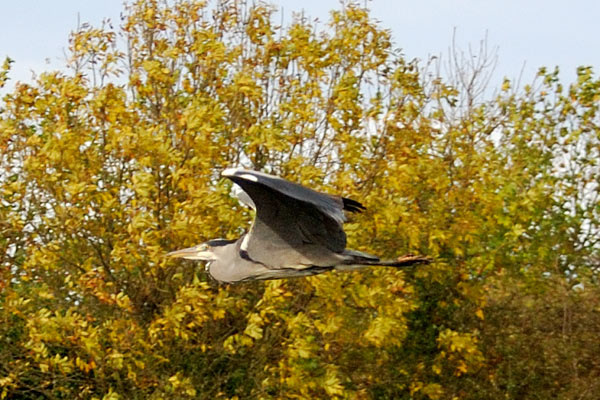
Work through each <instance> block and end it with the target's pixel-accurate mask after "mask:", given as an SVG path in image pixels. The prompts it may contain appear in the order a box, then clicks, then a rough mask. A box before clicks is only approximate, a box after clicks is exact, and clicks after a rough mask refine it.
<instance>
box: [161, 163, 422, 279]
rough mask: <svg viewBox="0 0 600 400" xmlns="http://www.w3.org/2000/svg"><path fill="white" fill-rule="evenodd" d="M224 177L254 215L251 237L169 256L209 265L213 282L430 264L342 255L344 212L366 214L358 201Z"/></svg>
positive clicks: (244, 174) (230, 173) (280, 182)
mask: <svg viewBox="0 0 600 400" xmlns="http://www.w3.org/2000/svg"><path fill="white" fill-rule="evenodd" d="M222 175H223V176H224V177H227V178H229V179H231V180H232V181H233V182H235V183H236V184H238V185H239V186H240V187H241V188H242V190H243V192H242V193H241V195H240V196H239V197H240V200H242V201H243V202H244V203H246V204H247V205H249V206H250V207H252V208H254V209H255V210H256V217H255V219H254V222H253V224H252V227H251V228H250V230H249V232H248V233H246V234H245V235H243V236H242V237H240V238H239V239H237V240H223V239H217V240H212V241H208V242H205V243H203V244H201V245H198V246H195V247H191V248H189V249H183V250H179V251H175V252H172V253H169V256H172V257H182V258H187V259H192V260H202V261H208V264H207V270H208V271H209V273H210V275H211V276H212V277H213V278H214V279H216V280H217V281H220V282H241V281H247V280H258V279H281V278H290V277H298V276H308V275H315V274H319V273H323V272H326V271H329V270H332V269H339V270H348V269H356V268H362V267H365V266H369V265H384V266H385V265H387V266H396V267H399V266H405V265H412V264H417V263H424V262H428V259H427V258H423V257H411V258H410V260H408V259H405V260H403V261H381V260H379V258H378V257H375V256H372V255H369V254H366V253H362V252H359V251H355V250H349V249H346V234H345V233H344V230H343V227H342V224H343V223H344V222H345V220H346V217H345V215H344V210H346V211H350V212H360V211H362V210H364V207H363V206H362V204H360V203H359V202H357V201H354V200H351V199H347V198H343V197H338V196H332V195H329V194H325V193H320V192H317V191H314V190H312V189H309V188H307V187H304V186H301V185H299V184H296V183H292V182H289V181H286V180H284V179H281V178H278V177H275V176H272V175H268V174H265V173H261V172H257V171H249V170H243V169H227V170H225V171H223V173H222Z"/></svg>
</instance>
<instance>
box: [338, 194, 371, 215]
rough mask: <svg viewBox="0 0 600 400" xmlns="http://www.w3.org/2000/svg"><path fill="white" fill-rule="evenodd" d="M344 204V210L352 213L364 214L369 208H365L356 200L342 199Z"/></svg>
mask: <svg viewBox="0 0 600 400" xmlns="http://www.w3.org/2000/svg"><path fill="white" fill-rule="evenodd" d="M342 202H343V203H344V210H346V211H350V212H359V213H360V212H363V211H364V210H366V209H367V207H365V206H363V205H362V204H361V203H359V202H358V201H356V200H352V199H349V198H347V197H342Z"/></svg>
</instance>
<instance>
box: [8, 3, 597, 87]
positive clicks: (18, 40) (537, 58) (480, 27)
mask: <svg viewBox="0 0 600 400" xmlns="http://www.w3.org/2000/svg"><path fill="white" fill-rule="evenodd" d="M272 3H274V4H276V5H279V6H282V7H283V9H284V13H285V14H286V15H289V14H290V13H291V12H292V11H300V10H301V9H304V10H305V14H306V15H308V16H312V17H317V18H319V19H320V20H321V21H326V20H327V18H328V12H329V10H331V9H334V8H339V4H340V3H339V1H337V0H303V1H292V0H274V1H272ZM122 4H123V1H122V0H54V1H47V0H37V1H36V0H20V1H11V2H8V1H7V2H4V3H3V5H2V12H1V13H0V58H1V59H4V57H5V56H10V57H11V58H12V59H13V60H15V63H14V64H13V71H12V73H11V77H12V78H13V82H14V81H16V80H21V81H28V80H30V79H31V76H32V71H34V72H36V73H40V72H42V71H45V70H49V69H59V68H62V66H63V65H64V50H65V49H66V48H67V45H68V34H69V32H70V31H72V30H74V29H75V28H76V26H77V20H78V15H79V19H80V21H81V22H90V23H92V24H96V25H97V24H99V23H100V22H101V21H102V20H103V19H104V18H110V19H111V20H112V21H113V22H115V23H118V22H119V15H120V12H121V11H122V8H123V6H122ZM368 5H369V8H370V9H371V10H372V15H373V16H374V17H375V18H376V19H377V20H379V21H380V22H381V25H382V26H383V27H385V28H389V29H391V30H392V34H393V38H394V41H395V44H396V46H397V47H400V48H401V49H403V52H404V54H405V55H406V57H407V58H409V59H412V58H415V57H417V58H421V59H425V58H427V57H428V56H429V55H438V54H440V53H441V54H445V53H446V52H447V50H448V47H449V45H450V44H451V41H452V33H453V31H454V29H456V42H457V44H458V45H459V46H460V47H462V48H465V49H466V48H467V47H468V46H469V44H471V45H473V46H477V45H478V43H479V42H480V41H481V40H482V39H483V38H484V37H485V35H486V32H487V36H488V44H489V46H490V47H496V46H497V47H498V48H499V50H498V56H499V61H498V64H497V67H496V72H495V75H494V78H493V82H492V83H493V84H494V85H496V84H499V83H500V82H501V80H502V77H504V76H506V77H509V78H516V77H517V76H518V75H519V73H520V71H521V69H522V68H523V65H524V63H525V69H524V77H523V81H524V82H529V81H530V80H531V79H532V78H533V75H534V74H535V71H537V69H538V68H539V67H540V66H542V65H544V66H548V67H553V66H555V65H558V66H560V68H561V71H562V73H561V75H562V79H563V80H564V81H566V82H569V81H572V80H573V78H574V77H575V69H576V67H577V66H579V65H592V66H593V67H594V70H595V71H596V73H598V71H599V70H600V23H599V22H598V21H600V1H597V0H570V1H564V0H560V1H559V0H545V1H542V0H420V1H419V0H416V1H415V0H411V1H405V0H397V1H394V0H372V1H368ZM285 20H287V21H289V20H290V18H289V17H286V19H285Z"/></svg>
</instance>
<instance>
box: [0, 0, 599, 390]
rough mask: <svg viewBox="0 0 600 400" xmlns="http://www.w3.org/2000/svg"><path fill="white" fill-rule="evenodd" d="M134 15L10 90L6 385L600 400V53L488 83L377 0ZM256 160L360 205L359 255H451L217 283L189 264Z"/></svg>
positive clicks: (198, 5)
mask: <svg viewBox="0 0 600 400" xmlns="http://www.w3.org/2000/svg"><path fill="white" fill-rule="evenodd" d="M166 3H168V4H166ZM124 15H125V16H124V19H123V21H121V26H118V27H117V26H115V27H113V26H111V25H110V24H106V25H104V26H101V27H92V26H88V25H83V26H81V28H80V29H79V30H78V31H76V32H74V33H73V35H72V37H71V38H70V41H69V57H70V58H69V61H68V69H65V70H64V71H62V72H48V73H45V74H42V75H41V76H39V77H38V78H36V79H35V80H33V81H32V82H30V83H18V84H16V86H15V87H14V90H13V89H11V91H9V92H8V93H7V94H6V95H5V96H4V97H3V99H2V100H1V102H0V398H19V399H24V398H27V399H42V398H48V399H55V398H56V399H59V398H63V399H74V398H81V399H88V398H90V399H91V398H96V399H146V398H150V399H161V398H165V399H166V398H169V399H171V398H172V399H185V398H206V399H218V398H222V399H225V398H230V399H232V398H238V399H245V398H260V399H271V398H273V399H275V398H307V399H308V398H349V399H367V398H372V399H402V398H404V399H409V398H414V399H499V398H539V399H546V398H550V397H552V398H563V399H571V398H578V399H597V398H598V396H599V395H600V359H599V357H598V355H599V354H600V341H598V332H600V314H599V313H598V311H599V310H600V308H599V307H600V286H599V282H598V267H599V266H600V265H599V264H600V254H599V251H598V249H599V240H600V236H599V230H598V229H599V223H600V206H599V202H598V196H599V191H600V188H599V183H600V170H599V168H600V167H599V165H598V160H600V154H599V148H600V147H599V145H600V127H599V126H600V114H599V109H598V108H599V106H600V81H599V80H598V79H597V78H596V77H595V76H594V75H593V73H592V70H591V68H584V67H582V68H580V69H579V70H578V72H577V79H576V81H575V83H573V84H572V85H569V86H568V87H564V86H563V85H562V84H561V83H560V82H559V80H558V72H557V71H547V70H544V69H541V70H540V73H539V75H538V77H537V79H536V80H535V82H533V83H532V84H530V85H526V86H524V87H522V88H517V87H514V83H513V82H511V81H509V80H506V81H505V83H504V85H503V86H502V88H500V89H499V90H498V92H497V93H496V94H494V95H493V96H492V95H490V96H488V97H489V99H486V98H484V97H483V96H482V95H479V96H474V93H473V92H472V91H470V90H471V89H472V86H468V85H460V84H458V83H456V82H449V81H446V80H444V79H441V78H438V77H436V76H435V75H432V74H430V73H428V72H427V71H426V70H425V69H424V66H423V65H421V64H418V63H417V62H415V61H408V60H407V59H406V58H405V56H404V55H403V54H402V53H400V52H399V51H396V50H395V49H394V44H393V43H392V39H391V37H390V33H389V32H388V31H386V30H385V29H383V28H382V27H381V26H379V25H378V24H377V23H375V22H374V21H373V20H372V19H371V18H370V16H369V13H368V11H367V10H365V9H363V8H361V7H360V6H359V5H356V4H347V5H346V6H345V7H343V8H342V9H340V10H338V11H333V12H332V13H331V16H330V20H329V21H328V22H327V23H325V24H324V23H317V22H315V21H312V20H310V19H308V18H305V17H303V16H300V15H299V16H297V17H296V18H295V19H294V20H293V21H290V22H289V23H287V24H284V26H279V25H278V24H279V23H278V22H276V21H279V19H278V18H276V11H275V9H273V8H271V7H269V6H266V5H260V4H259V5H252V6H251V5H246V4H244V3H243V2H235V1H222V2H218V3H210V4H208V5H207V4H205V2H204V1H196V0H189V1H170V2H162V1H160V2H159V1H156V0H139V1H135V2H133V3H131V4H130V5H128V6H127V7H126V10H125V12H124ZM396 39H398V40H410V38H396ZM400 44H401V43H400ZM458 73H459V74H463V75H467V74H469V71H468V70H464V71H458ZM470 73H471V76H470V77H471V78H474V79H475V81H476V79H477V71H471V72H470ZM9 78H10V61H9V60H7V61H6V62H5V63H4V65H3V67H2V70H1V71H0V85H2V86H4V85H6V83H7V79H9ZM486 93H487V92H486ZM475 94H477V93H475ZM238 165H242V166H245V167H249V168H254V169H260V170H264V171H266V172H271V173H274V174H277V175H281V176H283V177H286V178H288V179H290V180H293V181H296V182H301V183H304V184H307V185H310V186H311V187H315V188H319V189H321V190H323V191H328V192H332V193H339V194H343V195H344V196H348V197H351V198H355V199H357V200H360V201H361V202H362V203H364V204H365V205H366V206H367V211H366V212H365V213H363V214H361V215H359V216H353V217H352V220H351V221H350V222H349V223H348V224H347V225H346V228H347V232H348V236H349V244H350V246H351V247H353V248H357V249H359V250H364V251H368V252H371V253H375V254H381V255H382V256H386V257H394V256H397V255H400V254H408V253H415V254H426V255H429V256H432V257H434V258H435V259H436V262H435V263H434V264H432V265H430V266H425V267H419V268H415V269H413V270H395V269H393V268H372V269H369V270H364V271H361V272H356V273H329V274H325V275H321V276H316V277H310V278H301V279H295V280H289V281H270V282H255V283H247V284H239V285H218V284H216V283H215V282H213V281H211V280H210V279H209V278H208V277H207V275H206V274H205V273H204V271H203V269H202V267H201V266H200V265H198V264H195V263H193V262H185V261H184V262H182V261H176V260H171V259H168V258H165V257H164V254H165V253H166V252H168V251H170V250H174V249H177V248H181V247H187V246H191V245H194V244H197V243H199V242H201V241H203V240H206V239H210V238H216V237H223V238H234V237H237V236H239V235H240V234H241V233H242V232H243V231H244V230H245V229H246V228H247V227H248V224H249V221H250V220H251V218H252V215H251V213H250V211H249V210H247V209H245V208H243V207H241V206H240V205H239V204H238V203H237V201H236V200H234V199H233V198H232V197H231V196H230V195H229V192H230V188H231V187H230V183H229V182H228V181H226V180H222V179H220V177H219V173H220V171H222V170H223V169H224V168H227V167H231V166H238Z"/></svg>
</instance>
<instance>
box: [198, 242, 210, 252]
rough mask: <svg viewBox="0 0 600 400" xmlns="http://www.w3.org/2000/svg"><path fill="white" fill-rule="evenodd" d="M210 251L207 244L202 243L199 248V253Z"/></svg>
mask: <svg viewBox="0 0 600 400" xmlns="http://www.w3.org/2000/svg"><path fill="white" fill-rule="evenodd" d="M206 250H208V245H207V244H206V243H202V244H201V245H200V246H198V251H206Z"/></svg>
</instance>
